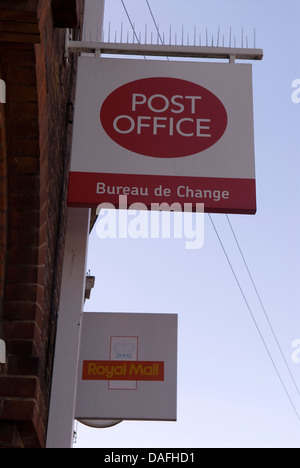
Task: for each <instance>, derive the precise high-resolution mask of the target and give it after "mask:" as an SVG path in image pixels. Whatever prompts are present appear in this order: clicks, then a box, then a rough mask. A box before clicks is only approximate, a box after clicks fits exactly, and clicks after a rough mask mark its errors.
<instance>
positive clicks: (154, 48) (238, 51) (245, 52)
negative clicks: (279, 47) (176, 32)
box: [65, 30, 263, 63]
mask: <svg viewBox="0 0 300 468" xmlns="http://www.w3.org/2000/svg"><path fill="white" fill-rule="evenodd" d="M99 52H100V54H101V55H124V56H126V55H130V56H132V55H137V56H144V57H146V56H149V57H151V56H155V57H176V58H191V59H225V60H226V59H228V60H229V61H230V63H234V60H262V59H263V50H262V49H257V48H243V47H241V48H237V47H218V46H197V45H192V46H189V45H165V44H162V45H161V44H157V45H154V44H141V43H116V42H113V43H112V42H86V41H73V40H72V34H71V32H70V30H67V31H66V44H65V58H66V60H68V57H69V54H70V53H85V54H98V56H99Z"/></svg>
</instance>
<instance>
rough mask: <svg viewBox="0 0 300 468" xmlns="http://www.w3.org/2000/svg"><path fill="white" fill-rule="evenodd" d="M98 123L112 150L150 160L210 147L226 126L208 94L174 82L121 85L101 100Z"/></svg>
mask: <svg viewBox="0 0 300 468" xmlns="http://www.w3.org/2000/svg"><path fill="white" fill-rule="evenodd" d="M100 120H101V123H102V126H103V128H104V130H105V132H106V133H107V134H108V135H109V136H110V138H111V139H112V140H114V141H115V142H116V143H117V144H118V145H120V146H122V147H123V148H126V149H127V150H129V151H133V152H135V153H138V154H141V155H144V156H151V157H154V158H180V157H184V156H191V155H193V154H196V153H200V152H202V151H204V150H206V149H207V148H210V147H211V146H213V145H214V144H215V143H216V142H217V141H218V140H219V139H220V138H221V137H222V135H223V134H224V132H225V130H226V127H227V122H228V118H227V112H226V109H225V107H224V105H223V104H222V102H221V101H220V100H219V99H218V98H217V97H216V96H215V95H214V94H213V93H212V92H211V91H209V90H208V89H206V88H203V87H202V86H199V85H197V84H196V83H192V82H190V81H185V80H181V79H177V78H163V77H162V78H145V79H141V80H137V81H132V82H130V83H127V84H125V85H123V86H121V87H120V88H118V89H116V90H115V91H113V92H112V93H111V94H110V95H109V96H108V97H107V98H106V100H105V101H104V103H103V105H102V108H101V112H100Z"/></svg>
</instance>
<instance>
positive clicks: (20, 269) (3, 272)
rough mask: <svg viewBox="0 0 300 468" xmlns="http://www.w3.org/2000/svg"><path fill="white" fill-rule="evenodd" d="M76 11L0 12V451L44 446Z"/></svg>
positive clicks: (26, 7)
mask: <svg viewBox="0 0 300 468" xmlns="http://www.w3.org/2000/svg"><path fill="white" fill-rule="evenodd" d="M83 4H84V0H77V1H76V0H64V2H57V1H51V0H39V1H38V0H28V1H25V0H24V1H18V0H17V1H14V2H6V1H4V2H3V1H2V2H1V3H0V26H1V27H0V78H2V79H4V80H5V81H6V88H7V98H6V104H2V105H1V107H0V184H1V185H0V339H4V340H5V342H6V347H7V363H6V365H5V366H2V368H1V369H0V447H26V448H31V447H33V448H37V447H44V446H45V437H46V428H47V418H48V409H49V397H50V389H51V377H52V367H53V354H54V343H55V331H56V318H57V312H58V304H59V296H60V283H61V272H62V260H63V252H64V237H65V228H66V214H67V205H66V196H67V186H68V170H69V160H70V140H71V132H72V106H73V103H74V88H75V70H76V57H71V59H70V63H69V64H66V62H65V59H64V41H65V29H64V28H65V27H71V28H74V29H75V31H74V32H75V34H76V35H77V36H78V37H79V35H80V24H81V22H82V15H83Z"/></svg>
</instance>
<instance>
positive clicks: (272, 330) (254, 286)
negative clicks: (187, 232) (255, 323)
mask: <svg viewBox="0 0 300 468" xmlns="http://www.w3.org/2000/svg"><path fill="white" fill-rule="evenodd" d="M226 218H227V221H228V224H229V226H230V229H231V232H232V234H233V237H234V239H235V242H236V244H237V246H238V249H239V252H240V254H241V257H242V259H243V262H244V265H245V267H246V270H247V272H248V275H249V278H250V280H251V283H252V285H253V288H254V290H255V293H256V295H257V297H258V300H259V302H260V305H261V308H262V310H263V312H264V315H265V317H266V320H267V322H268V324H269V327H270V330H271V332H272V334H273V337H274V339H275V341H276V344H277V347H278V349H279V352H280V354H281V357H282V359H283V361H284V363H285V366H286V368H287V371H288V373H289V374H290V377H291V379H292V381H293V383H294V385H295V388H296V390H297V392H298V395H299V396H300V390H299V387H298V385H297V383H296V381H295V379H294V376H293V374H292V372H291V370H290V367H289V365H288V363H287V360H286V358H285V356H284V353H283V350H282V348H281V346H280V343H279V340H278V338H277V336H276V333H275V331H274V328H273V327H272V324H271V321H270V318H269V316H268V313H267V311H266V309H265V306H264V304H263V302H262V299H261V297H260V294H259V292H258V289H257V287H256V285H255V282H254V279H253V277H252V275H251V272H250V270H249V267H248V264H247V262H246V259H245V256H244V254H243V252H242V249H241V246H240V243H239V241H238V239H237V236H236V234H235V232H234V229H233V226H232V224H231V222H230V219H229V216H228V215H227V214H226Z"/></svg>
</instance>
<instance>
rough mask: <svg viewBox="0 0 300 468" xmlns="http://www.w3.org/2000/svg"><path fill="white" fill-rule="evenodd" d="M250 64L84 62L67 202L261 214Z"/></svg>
mask: <svg viewBox="0 0 300 468" xmlns="http://www.w3.org/2000/svg"><path fill="white" fill-rule="evenodd" d="M252 100H253V98H252V66H251V65H250V64H228V63H203V62H202V63H199V62H198V63H196V62H176V61H169V62H167V61H158V60H156V61H153V60H127V59H100V60H99V59H92V58H83V57H80V59H79V69H78V85H77V97H76V108H75V123H74V139H73V149H72V162H71V174H70V187H69V204H70V205H72V206H97V205H99V204H101V203H105V202H108V203H112V204H113V205H114V206H115V207H118V204H119V200H120V196H127V197H128V205H130V204H132V203H136V202H138V203H144V204H145V205H146V206H147V207H149V208H150V207H151V204H153V203H156V204H157V203H159V202H168V203H169V204H171V203H180V204H181V206H184V203H191V204H192V205H193V207H195V206H196V204H197V203H204V210H205V211H208V212H227V213H255V211H256V196H255V168H254V134H253V102H252Z"/></svg>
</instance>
